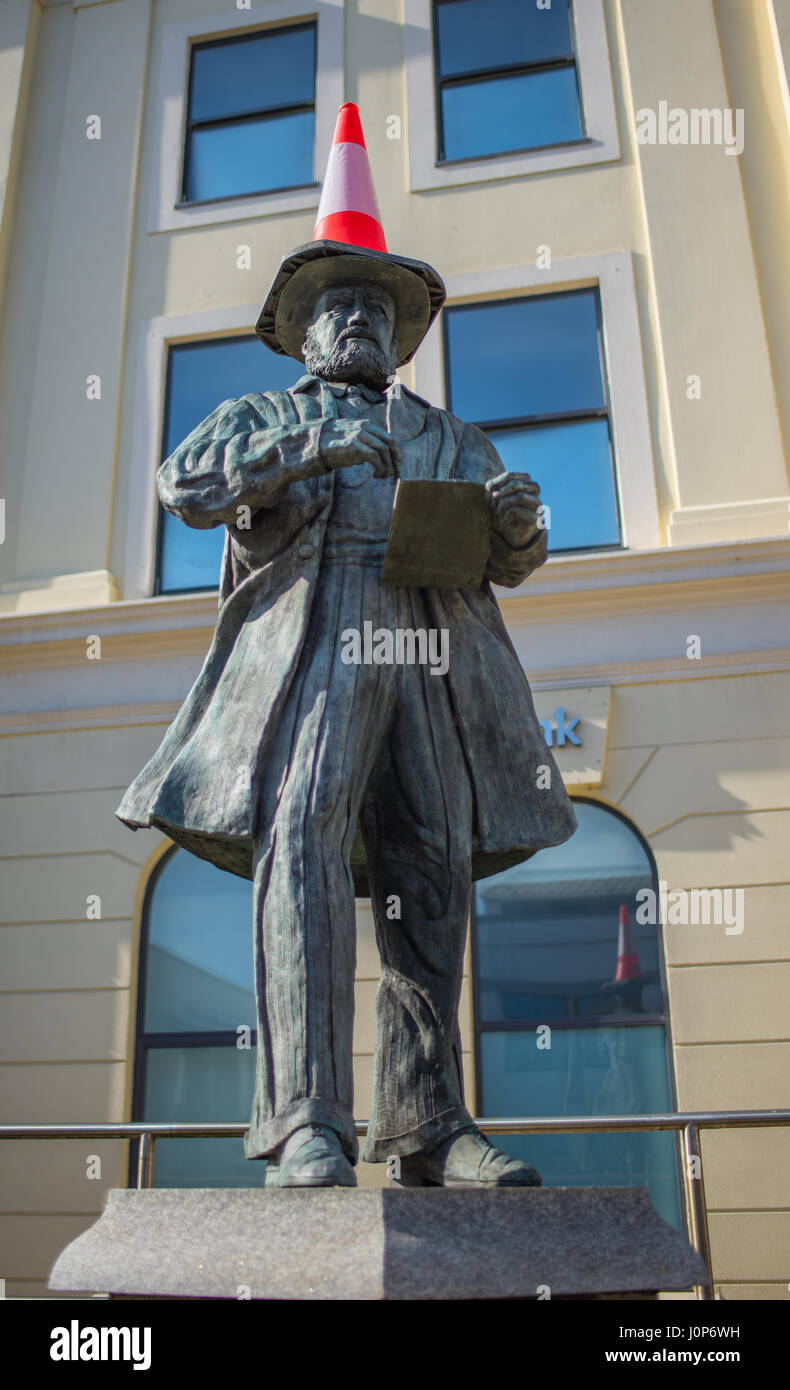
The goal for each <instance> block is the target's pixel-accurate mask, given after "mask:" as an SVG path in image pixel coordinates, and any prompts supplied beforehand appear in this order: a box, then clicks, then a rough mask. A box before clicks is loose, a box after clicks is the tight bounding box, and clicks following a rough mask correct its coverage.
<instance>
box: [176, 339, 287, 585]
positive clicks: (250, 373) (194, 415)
mask: <svg viewBox="0 0 790 1390" xmlns="http://www.w3.org/2000/svg"><path fill="white" fill-rule="evenodd" d="M297 377H298V372H297V364H296V363H295V362H294V361H293V360H292V359H291V358H290V357H279V356H278V355H277V353H274V352H270V351H269V350H268V348H265V347H264V346H263V344H262V343H261V341H260V339H259V338H257V337H245V338H226V339H224V340H214V341H211V342H208V343H185V344H183V345H182V346H178V347H172V348H171V349H170V360H169V385H168V401H167V412H166V419H165V430H164V440H165V442H164V451H163V457H164V458H167V457H168V455H169V454H172V452H173V450H174V449H175V448H177V447H178V445H179V444H180V443H181V441H182V440H183V439H186V437H187V435H188V434H190V433H191V431H192V430H193V429H194V428H195V425H199V424H200V421H201V420H205V418H206V416H207V415H210V414H211V412H212V410H214V409H216V407H217V406H218V405H219V404H220V402H221V401H224V400H229V399H235V398H237V397H239V396H244V395H246V394H247V393H248V392H250V391H269V390H276V391H277V390H284V389H285V388H286V387H287V386H293V384H294V381H295V380H297ZM160 518H161V522H160V524H161V527H162V536H161V542H160V545H161V549H160V560H159V589H160V592H161V593H170V592H172V591H173V590H174V589H215V588H216V587H217V584H218V582H219V568H220V562H221V559H222V546H223V543H224V540H225V527H224V526H218V527H216V528H215V529H213V530H207V531H199V530H195V529H194V528H193V527H190V526H185V525H184V523H183V521H180V520H179V519H178V517H176V516H172V515H171V514H170V513H169V512H166V511H164V509H163V508H160Z"/></svg>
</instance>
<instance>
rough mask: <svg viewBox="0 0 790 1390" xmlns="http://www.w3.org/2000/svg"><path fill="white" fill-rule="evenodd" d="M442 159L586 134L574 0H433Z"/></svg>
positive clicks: (559, 141) (480, 155)
mask: <svg viewBox="0 0 790 1390" xmlns="http://www.w3.org/2000/svg"><path fill="white" fill-rule="evenodd" d="M434 53H435V66H436V83H437V105H438V121H437V126H438V140H439V149H438V160H439V162H440V163H442V162H452V161H454V160H464V159H483V158H486V157H490V156H492V155H500V154H514V153H518V152H520V151H523V150H534V149H541V148H544V147H546V146H550V145H562V144H568V143H571V142H574V141H578V140H581V139H583V137H584V129H583V122H582V113H581V104H580V98H579V85H578V74H577V70H576V57H575V53H574V44H573V24H572V17H571V10H570V3H569V0H552V4H551V6H550V8H545V9H540V8H538V6H537V5H535V4H532V3H527V0H434Z"/></svg>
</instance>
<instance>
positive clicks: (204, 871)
mask: <svg viewBox="0 0 790 1390" xmlns="http://www.w3.org/2000/svg"><path fill="white" fill-rule="evenodd" d="M251 912H252V885H251V884H250V883H249V881H248V880H247V879H244V878H237V877H236V876H235V875H234V874H228V873H223V872H222V871H221V870H220V869H217V868H215V866H214V865H213V864H210V863H208V862H207V861H206V860H204V859H196V858H195V856H194V855H191V854H186V853H185V852H184V851H177V852H176V853H175V854H173V855H171V856H170V858H169V859H168V860H167V862H166V864H165V866H164V868H163V869H162V870H161V872H160V874H159V877H158V879H157V882H156V887H155V889H154V894H153V902H152V910H151V913H150V916H149V926H148V939H147V952H148V955H147V966H146V990H145V1011H144V1015H143V1022H144V1027H145V1031H146V1033H183V1032H205V1031H206V1030H215V1029H235V1028H236V1027H237V1026H238V1025H239V1024H240V1023H245V1022H246V1023H248V1024H249V1025H250V1027H252V1026H253V1025H254V1021H255V999H254V997H253V993H252V977H251V955H250V951H251V946H250V930H249V926H250V920H251V915H250V914H251Z"/></svg>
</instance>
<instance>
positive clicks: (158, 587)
mask: <svg viewBox="0 0 790 1390" xmlns="http://www.w3.org/2000/svg"><path fill="white" fill-rule="evenodd" d="M240 338H250V339H255V340H256V341H259V340H258V339H257V335H256V333H255V330H254V329H253V328H250V329H249V331H248V332H247V333H243V332H242V333H212V334H211V336H210V337H207V338H203V339H201V338H196V339H191V340H188V341H186V342H184V341H182V342H174V341H172V340H171V341H168V342H166V343H165V360H164V366H163V377H164V380H163V386H162V392H163V397H162V424H161V432H160V441H159V464H158V465H157V467H159V466H161V464H162V463H164V461H165V459H166V458H167V454H166V453H165V448H166V433H167V425H168V411H169V409H170V393H171V390H172V382H173V349H174V348H180V347H204V346H206V345H207V344H208V343H217V344H219V343H229V342H232V341H233V340H234V339H240ZM216 404H217V405H219V404H220V402H219V401H217V403H216ZM195 423H196V424H199V423H200V422H199V421H196V422H195ZM164 518H165V513H164V509H163V507H162V506H158V507H157V509H156V520H155V528H156V535H155V537H154V567H153V578H152V584H151V593H152V596H153V597H154V598H176V597H177V596H178V595H180V594H205V593H212V592H214V593H215V592H216V591H217V589H218V588H219V583H220V578H221V576H220V574H219V573H218V574H217V583H216V584H215V585H214V586H213V589H207V588H206V585H205V584H203V585H200V584H192V585H186V586H182V587H180V588H173V589H164V588H163V587H162V554H163V549H164V538H165V520H164Z"/></svg>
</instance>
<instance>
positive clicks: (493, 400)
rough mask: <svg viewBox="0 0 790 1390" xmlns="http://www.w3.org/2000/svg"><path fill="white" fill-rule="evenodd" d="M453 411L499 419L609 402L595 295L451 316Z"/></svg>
mask: <svg viewBox="0 0 790 1390" xmlns="http://www.w3.org/2000/svg"><path fill="white" fill-rule="evenodd" d="M445 319H446V323H447V358H448V361H447V366H448V375H449V395H448V400H449V403H450V409H451V410H453V411H454V412H455V413H456V415H460V417H461V419H462V420H476V421H493V420H507V419H525V418H527V417H530V416H536V415H537V416H543V415H556V414H566V413H569V412H570V411H577V410H597V409H599V408H601V407H602V406H605V404H606V395H605V390H604V377H603V363H602V361H601V351H600V343H599V328H598V297H597V292H596V291H595V290H574V291H571V292H570V293H567V294H549V295H534V296H532V297H531V298H529V299H512V300H505V301H501V302H498V303H494V304H470V305H462V306H459V307H458V308H452V309H448V310H446V311H445Z"/></svg>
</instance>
